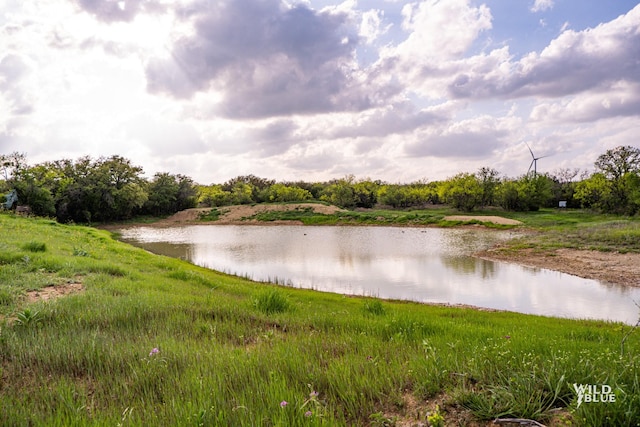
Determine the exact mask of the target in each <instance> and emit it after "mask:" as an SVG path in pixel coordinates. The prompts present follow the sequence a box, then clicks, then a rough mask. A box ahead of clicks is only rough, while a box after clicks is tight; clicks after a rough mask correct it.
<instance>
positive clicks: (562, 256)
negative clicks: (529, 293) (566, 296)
mask: <svg viewBox="0 0 640 427" xmlns="http://www.w3.org/2000/svg"><path fill="white" fill-rule="evenodd" d="M475 255H476V256H477V257H480V258H484V259H489V260H492V261H506V262H512V263H516V264H520V265H525V266H529V267H539V268H547V269H549V270H556V271H560V272H563V273H568V274H572V275H574V276H578V277H584V278H585V279H594V280H599V281H601V282H606V283H611V284H615V285H625V286H637V287H640V254H632V253H628V254H621V253H618V252H599V251H587V250H577V249H555V250H538V249H519V250H508V249H505V248H494V249H490V250H487V251H482V252H479V253H477V254H475Z"/></svg>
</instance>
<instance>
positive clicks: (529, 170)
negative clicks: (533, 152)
mask: <svg viewBox="0 0 640 427" xmlns="http://www.w3.org/2000/svg"><path fill="white" fill-rule="evenodd" d="M533 162H535V159H534V160H531V164H530V165H529V169H527V174H529V172H531V167H532V166H533Z"/></svg>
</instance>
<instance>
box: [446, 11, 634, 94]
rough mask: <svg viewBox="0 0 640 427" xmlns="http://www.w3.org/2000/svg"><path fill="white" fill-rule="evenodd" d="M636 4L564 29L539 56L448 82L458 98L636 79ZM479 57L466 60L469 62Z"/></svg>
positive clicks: (572, 90) (568, 90)
mask: <svg viewBox="0 0 640 427" xmlns="http://www.w3.org/2000/svg"><path fill="white" fill-rule="evenodd" d="M639 20H640V5H639V6H636V8H634V9H633V10H631V11H630V12H629V13H627V14H626V15H623V16H621V17H619V18H617V19H615V20H613V21H611V22H608V23H605V24H601V25H599V26H597V27H596V28H592V29H586V30H584V31H565V32H563V33H562V34H561V35H560V36H558V37H557V38H556V39H555V40H553V41H552V42H551V43H550V44H549V46H547V47H546V48H545V49H544V50H543V51H542V52H541V53H540V54H538V53H535V52H532V53H530V54H529V55H527V56H525V57H524V58H522V59H521V60H519V61H518V62H515V63H512V62H510V61H509V62H505V61H504V59H505V58H503V63H502V64H500V65H499V67H498V68H496V71H498V72H492V73H488V74H487V73H485V72H484V71H479V70H476V69H473V67H468V68H467V69H466V70H464V71H463V70H461V71H459V72H457V73H456V75H455V76H454V77H453V79H452V80H451V82H450V84H449V90H450V93H451V95H453V96H455V97H460V98H487V97H494V96H500V97H505V98H517V97H525V96H545V97H560V96H565V95H572V94H577V93H580V92H583V91H588V90H594V89H596V90H599V89H601V88H603V87H611V85H613V84H616V83H618V82H621V81H633V82H638V81H640V62H638V61H637V60H636V58H638V57H640V28H639V27H638V24H637V23H638V21H639ZM477 59H478V58H470V59H469V60H468V61H467V62H468V63H469V64H470V63H472V62H473V61H476V60H477Z"/></svg>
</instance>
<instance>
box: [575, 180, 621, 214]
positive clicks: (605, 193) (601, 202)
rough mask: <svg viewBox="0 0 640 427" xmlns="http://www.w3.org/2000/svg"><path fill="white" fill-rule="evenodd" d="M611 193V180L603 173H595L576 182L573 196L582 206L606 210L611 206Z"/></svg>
mask: <svg viewBox="0 0 640 427" xmlns="http://www.w3.org/2000/svg"><path fill="white" fill-rule="evenodd" d="M611 195H612V184H611V181H609V180H608V179H607V178H606V176H605V175H604V174H603V173H595V174H593V175H591V177H590V178H588V179H585V180H583V181H580V182H579V183H577V184H576V193H575V198H576V200H578V201H579V202H580V204H581V206H582V207H583V208H593V209H598V210H602V211H608V210H610V209H611V208H612V207H611V203H612V197H611Z"/></svg>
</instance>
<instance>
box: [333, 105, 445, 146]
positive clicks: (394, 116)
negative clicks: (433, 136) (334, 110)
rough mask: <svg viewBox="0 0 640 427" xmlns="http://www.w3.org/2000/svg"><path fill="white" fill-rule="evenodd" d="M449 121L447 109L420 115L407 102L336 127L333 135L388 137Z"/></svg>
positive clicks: (362, 115) (359, 116)
mask: <svg viewBox="0 0 640 427" xmlns="http://www.w3.org/2000/svg"><path fill="white" fill-rule="evenodd" d="M449 118H450V114H449V113H448V112H447V111H445V109H444V108H431V109H423V110H420V111H416V109H415V107H413V106H412V105H411V104H409V103H408V102H404V103H397V104H392V105H390V106H387V107H384V108H380V109H375V110H371V111H367V112H364V113H362V114H360V115H358V116H354V117H352V118H351V120H350V121H349V122H348V123H345V124H343V125H338V126H334V127H333V129H332V130H331V131H330V132H329V135H330V136H331V137H332V138H357V137H385V136H388V135H393V134H402V133H406V132H413V131H415V130H416V129H419V128H421V127H423V126H428V125H433V124H437V123H442V122H444V121H446V120H447V119H449Z"/></svg>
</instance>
